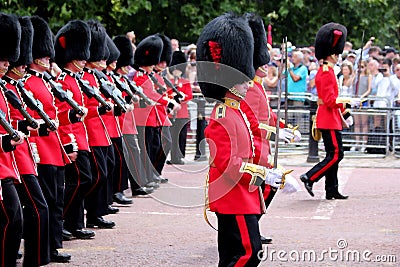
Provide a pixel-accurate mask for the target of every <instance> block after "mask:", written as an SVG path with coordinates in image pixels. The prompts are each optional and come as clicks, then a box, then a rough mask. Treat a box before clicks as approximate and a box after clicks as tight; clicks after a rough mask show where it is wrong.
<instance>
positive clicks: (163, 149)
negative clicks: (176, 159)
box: [153, 126, 172, 175]
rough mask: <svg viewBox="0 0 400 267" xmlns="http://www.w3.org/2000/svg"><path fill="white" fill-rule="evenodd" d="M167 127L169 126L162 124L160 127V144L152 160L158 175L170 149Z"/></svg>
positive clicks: (170, 140)
mask: <svg viewBox="0 0 400 267" xmlns="http://www.w3.org/2000/svg"><path fill="white" fill-rule="evenodd" d="M169 128H170V127H169V126H163V127H161V129H160V135H161V138H160V140H161V146H159V147H158V151H157V153H156V158H155V161H154V162H153V166H154V168H155V169H156V171H157V174H158V175H161V172H162V170H163V169H164V165H165V161H166V160H167V155H168V154H169V152H170V151H171V145H172V138H171V131H170V129H169Z"/></svg>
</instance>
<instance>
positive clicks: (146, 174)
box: [122, 134, 152, 190]
mask: <svg viewBox="0 0 400 267" xmlns="http://www.w3.org/2000/svg"><path fill="white" fill-rule="evenodd" d="M122 146H123V151H124V156H125V164H126V165H127V168H128V170H129V175H128V178H129V182H130V184H131V189H132V190H134V189H138V188H139V187H142V186H145V185H146V184H148V183H149V182H150V181H149V179H150V178H151V177H152V170H151V169H150V168H149V169H148V170H146V168H145V166H144V164H143V157H142V156H141V153H146V152H145V151H141V150H140V149H139V147H138V138H137V136H136V135H135V134H124V135H123V142H122Z"/></svg>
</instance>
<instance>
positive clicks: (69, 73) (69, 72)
mask: <svg viewBox="0 0 400 267" xmlns="http://www.w3.org/2000/svg"><path fill="white" fill-rule="evenodd" d="M62 71H63V72H65V73H66V74H68V75H69V76H71V77H75V72H73V71H72V70H69V69H66V68H63V69H62Z"/></svg>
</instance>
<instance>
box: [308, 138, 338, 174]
mask: <svg viewBox="0 0 400 267" xmlns="http://www.w3.org/2000/svg"><path fill="white" fill-rule="evenodd" d="M329 132H330V134H331V138H332V144H333V147H334V148H335V153H334V155H333V158H332V160H331V161H329V162H328V163H327V164H326V165H325V166H324V167H322V168H321V169H320V170H319V171H317V172H316V173H315V174H314V175H313V176H311V177H310V178H309V179H310V181H313V180H315V179H317V177H319V176H320V175H321V174H322V173H324V172H325V171H326V170H328V169H329V168H330V167H332V165H333V164H335V163H336V162H337V160H338V159H339V145H338V143H337V139H336V134H335V131H334V130H330V131H329Z"/></svg>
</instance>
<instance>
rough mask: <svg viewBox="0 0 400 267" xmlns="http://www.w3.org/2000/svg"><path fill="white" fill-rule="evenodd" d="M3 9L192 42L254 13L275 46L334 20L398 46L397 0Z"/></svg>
mask: <svg viewBox="0 0 400 267" xmlns="http://www.w3.org/2000/svg"><path fill="white" fill-rule="evenodd" d="M0 10H1V11H2V12H6V13H14V14H17V15H33V14H36V15H39V16H41V17H43V18H45V19H46V20H47V21H49V24H50V26H51V28H52V29H53V31H54V32H56V31H57V30H58V29H59V28H60V27H61V26H63V25H64V24H65V23H66V22H68V21H69V20H71V19H84V20H87V19H90V18H94V19H97V20H99V21H100V22H102V23H103V24H104V25H105V27H106V29H107V31H108V33H109V34H110V35H111V36H114V35H118V34H124V33H126V32H128V31H131V30H134V31H135V33H136V36H137V38H138V39H139V40H140V39H142V38H144V37H146V36H147V35H150V34H153V33H156V32H161V33H164V34H167V35H168V36H170V37H171V38H177V39H179V40H180V41H181V42H190V43H192V42H196V40H197V38H198V36H199V34H200V32H201V30H202V28H203V27H204V25H205V24H207V23H208V22H209V21H210V20H212V19H213V18H215V17H216V16H218V15H220V14H222V13H224V12H228V11H233V12H236V13H239V14H241V13H244V12H255V13H258V14H259V15H260V16H262V17H263V18H264V21H265V24H269V23H270V24H271V25H272V26H273V37H274V44H278V43H279V42H280V40H282V38H283V37H285V36H287V37H288V39H289V40H290V41H291V42H292V43H294V44H295V45H296V46H303V45H312V44H313V42H314V38H315V33H316V32H317V30H318V29H319V27H321V25H323V24H324V23H327V22H330V21H335V22H338V23H341V24H343V25H345V26H346V27H347V29H348V39H349V40H350V41H351V42H353V43H354V45H355V46H356V47H359V46H361V36H362V32H363V31H365V36H366V38H369V37H370V36H375V37H376V43H377V44H378V45H380V46H384V45H392V46H397V47H399V46H400V20H399V19H398V18H399V17H400V6H399V4H398V0H280V1H262V0H247V1H244V0H239V1H229V0H218V1H216V0H201V1H194V0H180V1H178V0H107V1H104V0H68V1H64V0H19V1H18V0H0ZM364 41H366V40H364Z"/></svg>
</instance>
